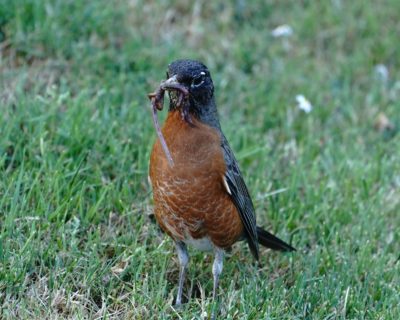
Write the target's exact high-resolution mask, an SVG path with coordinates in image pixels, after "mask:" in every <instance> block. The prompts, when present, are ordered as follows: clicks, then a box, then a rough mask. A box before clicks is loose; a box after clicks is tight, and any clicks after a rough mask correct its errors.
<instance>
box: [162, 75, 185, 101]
mask: <svg viewBox="0 0 400 320" xmlns="http://www.w3.org/2000/svg"><path fill="white" fill-rule="evenodd" d="M161 89H163V90H167V91H169V90H176V91H179V92H181V93H183V94H184V95H185V96H187V95H188V94H189V91H188V89H187V88H186V87H185V86H184V85H183V84H181V83H180V82H179V81H178V79H177V77H176V75H174V76H172V77H170V78H168V79H167V80H165V81H163V82H161Z"/></svg>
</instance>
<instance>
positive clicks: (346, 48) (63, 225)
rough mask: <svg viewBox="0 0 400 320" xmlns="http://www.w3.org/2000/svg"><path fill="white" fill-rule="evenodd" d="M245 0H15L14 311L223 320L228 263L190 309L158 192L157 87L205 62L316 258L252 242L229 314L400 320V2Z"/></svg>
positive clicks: (11, 40)
mask: <svg viewBox="0 0 400 320" xmlns="http://www.w3.org/2000/svg"><path fill="white" fill-rule="evenodd" d="M228 3H229V2H226V1H222V0H221V1H212V2H211V1H209V2H208V1H194V2H192V4H189V2H186V1H183V0H178V1H159V2H158V1H157V2H156V1H144V0H130V1H128V0H111V1H109V0H96V1H85V0H76V1H72V0H68V1H65V0H13V1H10V0H0V54H1V56H0V318H2V319H63V318H65V319H202V318H206V315H207V313H209V312H210V309H211V303H210V302H211V299H210V297H211V291H212V277H211V264H212V257H211V256H210V255H206V254H204V253H201V252H196V251H194V250H191V251H190V254H191V263H190V267H189V272H188V278H187V281H186V284H185V288H184V295H185V300H187V298H188V297H189V298H190V300H189V301H188V302H187V303H186V304H185V305H184V306H183V308H182V309H181V310H175V309H174V308H173V306H172V304H173V299H174V296H175V294H176V289H177V278H178V263H177V258H176V256H175V252H174V246H173V243H172V241H171V240H170V239H168V238H167V237H166V236H164V234H162V233H161V232H160V230H159V228H158V227H157V225H156V223H155V221H154V217H153V215H152V194H151V188H150V186H149V184H148V180H147V175H148V160H149V153H150V150H151V146H152V144H153V142H154V141H155V138H156V134H155V131H154V128H153V127H152V121H151V114H150V111H149V110H150V109H149V101H148V99H147V93H148V92H151V91H153V90H154V89H155V88H156V87H157V85H158V84H159V82H160V81H161V80H162V79H163V78H164V77H165V71H166V67H167V65H168V63H170V62H171V61H173V60H175V59H178V58H194V59H198V60H201V61H203V62H204V63H205V64H206V65H207V66H208V67H209V69H210V71H211V74H212V76H213V80H214V84H215V87H216V100H217V104H218V107H219V112H220V118H221V123H222V127H223V129H224V132H225V134H226V136H227V137H228V140H229V141H230V143H231V146H232V148H233V150H234V151H235V153H236V155H237V158H238V160H239V162H240V165H241V168H242V171H243V173H244V176H245V181H246V182H247V184H248V187H249V189H250V193H251V194H252V196H253V199H254V202H255V206H256V210H257V219H258V222H259V224H261V225H263V226H264V227H266V228H267V229H268V230H270V231H272V232H274V233H276V234H277V235H279V237H280V238H282V239H284V240H286V241H290V243H291V244H292V245H293V246H295V247H296V248H297V252H296V253H294V254H280V253H275V252H272V251H268V250H263V251H262V257H261V267H259V266H257V265H255V264H254V263H253V259H252V256H251V254H250V252H249V250H248V248H247V246H246V245H245V244H244V243H238V244H236V245H235V247H234V248H233V250H232V252H231V253H229V254H228V256H227V258H226V260H225V265H224V270H223V273H222V277H221V283H220V289H219V295H220V299H221V301H222V303H221V310H220V317H221V318H222V319H400V231H399V229H400V134H399V128H400V42H399V34H400V1H398V0H382V1H360V0H358V1H356V0H355V1H344V0H332V1H328V0H326V1H306V0H304V1H294V0H293V1H289V0H285V1H278V0H275V1H272V0H269V1H261V0H260V1H245V0H237V1H232V4H228ZM282 25H288V26H290V30H291V31H292V32H291V34H287V35H283V36H274V34H276V32H275V33H272V31H273V30H274V29H275V28H277V27H278V26H282ZM280 30H282V29H280ZM290 30H289V31H290ZM275 31H276V30H275ZM278 31H279V29H278ZM289 33H290V32H289ZM299 94H301V95H303V96H304V97H305V98H306V99H308V100H309V101H310V103H311V104H312V107H313V108H312V110H311V112H305V111H304V110H302V109H300V108H299V107H298V104H297V102H296V96H297V95H299ZM162 118H165V111H164V112H163V115H162Z"/></svg>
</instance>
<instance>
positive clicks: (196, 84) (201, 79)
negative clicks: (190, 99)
mask: <svg viewBox="0 0 400 320" xmlns="http://www.w3.org/2000/svg"><path fill="white" fill-rule="evenodd" d="M203 82H204V74H202V73H201V74H200V75H198V76H197V77H196V78H194V79H193V81H192V84H191V87H192V88H196V87H199V86H201V85H202V84H203Z"/></svg>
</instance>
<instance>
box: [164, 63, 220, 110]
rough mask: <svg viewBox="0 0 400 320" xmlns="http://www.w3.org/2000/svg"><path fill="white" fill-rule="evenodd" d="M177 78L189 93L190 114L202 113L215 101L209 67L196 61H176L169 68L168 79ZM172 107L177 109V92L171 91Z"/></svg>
mask: <svg viewBox="0 0 400 320" xmlns="http://www.w3.org/2000/svg"><path fill="white" fill-rule="evenodd" d="M173 77H175V81H177V82H178V83H179V84H180V85H183V86H184V87H185V88H186V89H187V91H188V92H189V103H190V107H189V108H190V110H189V111H190V112H193V113H197V112H201V110H200V109H202V108H203V107H205V106H207V105H208V104H210V103H211V102H212V101H213V96H214V85H213V82H212V79H211V76H210V72H209V71H208V69H207V67H206V66H205V65H204V64H202V63H201V62H199V61H195V60H176V61H174V62H172V63H171V64H170V65H169V66H168V70H167V78H168V79H171V78H173ZM170 98H171V106H170V109H174V108H176V102H177V95H176V92H174V91H170Z"/></svg>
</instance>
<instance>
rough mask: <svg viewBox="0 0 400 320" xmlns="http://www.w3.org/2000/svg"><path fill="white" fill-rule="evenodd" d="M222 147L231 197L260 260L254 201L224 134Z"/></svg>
mask: <svg viewBox="0 0 400 320" xmlns="http://www.w3.org/2000/svg"><path fill="white" fill-rule="evenodd" d="M221 146H222V150H223V153H224V158H225V162H226V167H227V170H226V173H225V178H226V181H227V183H228V186H229V189H230V195H231V198H232V200H233V202H234V204H235V206H236V208H237V209H238V211H239V214H240V218H241V219H242V222H243V225H244V229H245V236H246V238H247V241H248V244H249V247H250V251H251V253H252V254H253V255H254V257H255V258H256V259H257V260H258V256H259V254H258V253H259V250H258V237H257V224H256V215H255V210H254V205H253V201H252V200H251V197H250V194H249V191H248V190H247V186H246V184H245V182H244V180H243V177H242V173H241V172H240V169H239V165H238V163H237V161H236V158H235V156H234V154H233V151H232V149H231V148H230V146H229V144H228V141H227V140H226V138H225V136H224V135H223V134H222V141H221Z"/></svg>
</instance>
